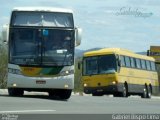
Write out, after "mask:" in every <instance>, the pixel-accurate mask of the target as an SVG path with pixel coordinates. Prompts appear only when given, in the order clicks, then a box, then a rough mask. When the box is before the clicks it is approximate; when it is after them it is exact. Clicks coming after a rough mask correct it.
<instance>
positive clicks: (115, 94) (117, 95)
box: [113, 92, 121, 97]
mask: <svg viewBox="0 0 160 120" xmlns="http://www.w3.org/2000/svg"><path fill="white" fill-rule="evenodd" d="M113 96H114V97H121V94H120V93H119V92H117V93H114V94H113Z"/></svg>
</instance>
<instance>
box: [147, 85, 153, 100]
mask: <svg viewBox="0 0 160 120" xmlns="http://www.w3.org/2000/svg"><path fill="white" fill-rule="evenodd" d="M151 96H152V88H151V86H148V89H147V98H149V99H150V98H151Z"/></svg>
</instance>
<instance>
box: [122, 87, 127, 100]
mask: <svg viewBox="0 0 160 120" xmlns="http://www.w3.org/2000/svg"><path fill="white" fill-rule="evenodd" d="M123 96H124V97H126V96H127V91H126V87H125V86H124V87H123Z"/></svg>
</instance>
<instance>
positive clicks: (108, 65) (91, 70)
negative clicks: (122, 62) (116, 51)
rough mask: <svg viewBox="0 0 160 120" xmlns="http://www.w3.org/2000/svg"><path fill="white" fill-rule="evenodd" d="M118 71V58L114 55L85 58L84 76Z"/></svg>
mask: <svg viewBox="0 0 160 120" xmlns="http://www.w3.org/2000/svg"><path fill="white" fill-rule="evenodd" d="M116 71H117V64H116V56H115V55H113V54H110V55H105V56H94V57H86V58H84V61H83V75H96V74H109V73H115V72H116Z"/></svg>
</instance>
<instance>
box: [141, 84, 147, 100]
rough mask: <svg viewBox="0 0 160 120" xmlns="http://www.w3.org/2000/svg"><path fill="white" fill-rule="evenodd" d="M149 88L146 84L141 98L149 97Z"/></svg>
mask: <svg viewBox="0 0 160 120" xmlns="http://www.w3.org/2000/svg"><path fill="white" fill-rule="evenodd" d="M147 91H148V90H147V86H146V85H144V88H143V93H142V95H141V98H147V93H148V92H147Z"/></svg>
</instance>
